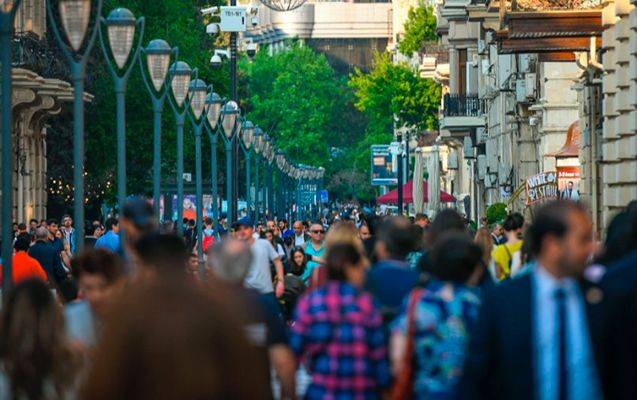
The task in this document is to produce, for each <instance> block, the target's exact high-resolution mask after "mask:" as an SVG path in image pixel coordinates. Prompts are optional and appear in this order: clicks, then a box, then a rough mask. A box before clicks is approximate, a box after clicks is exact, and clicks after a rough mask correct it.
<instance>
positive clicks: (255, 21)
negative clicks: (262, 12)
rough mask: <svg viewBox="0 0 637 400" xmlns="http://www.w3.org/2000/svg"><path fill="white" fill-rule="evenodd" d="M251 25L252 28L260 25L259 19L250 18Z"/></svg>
mask: <svg viewBox="0 0 637 400" xmlns="http://www.w3.org/2000/svg"><path fill="white" fill-rule="evenodd" d="M250 23H251V24H252V26H257V25H259V18H257V17H256V16H254V17H252V18H250Z"/></svg>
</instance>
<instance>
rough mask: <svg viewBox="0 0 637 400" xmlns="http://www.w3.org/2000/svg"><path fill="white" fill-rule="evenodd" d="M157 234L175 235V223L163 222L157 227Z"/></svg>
mask: <svg viewBox="0 0 637 400" xmlns="http://www.w3.org/2000/svg"><path fill="white" fill-rule="evenodd" d="M159 233H175V223H174V222H173V221H170V220H169V221H164V222H163V223H162V224H161V226H160V227H159Z"/></svg>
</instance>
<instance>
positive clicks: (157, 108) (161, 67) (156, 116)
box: [139, 39, 178, 222]
mask: <svg viewBox="0 0 637 400" xmlns="http://www.w3.org/2000/svg"><path fill="white" fill-rule="evenodd" d="M144 54H145V55H146V68H144V63H143V62H142V60H141V57H142V56H143V55H144ZM171 54H173V55H174V57H175V58H177V56H178V51H177V49H176V48H175V49H171V48H170V45H169V44H168V43H167V42H166V41H165V40H162V39H155V40H151V42H150V43H149V44H148V46H147V47H146V48H145V49H142V50H141V53H140V60H139V67H140V69H141V72H142V78H143V81H144V85H145V86H146V89H147V90H148V93H149V94H150V99H151V101H152V104H153V208H154V211H155V218H156V219H157V221H158V222H159V220H160V215H159V212H160V210H159V202H160V197H161V114H162V111H163V110H164V101H165V100H166V94H167V92H168V90H167V88H166V86H165V85H164V83H165V82H166V76H167V75H168V67H169V65H170V55H171Z"/></svg>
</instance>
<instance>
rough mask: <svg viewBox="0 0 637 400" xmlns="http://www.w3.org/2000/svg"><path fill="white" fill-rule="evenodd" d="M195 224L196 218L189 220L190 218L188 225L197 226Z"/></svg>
mask: <svg viewBox="0 0 637 400" xmlns="http://www.w3.org/2000/svg"><path fill="white" fill-rule="evenodd" d="M195 224H196V222H195V220H194V219H189V220H188V225H189V226H195Z"/></svg>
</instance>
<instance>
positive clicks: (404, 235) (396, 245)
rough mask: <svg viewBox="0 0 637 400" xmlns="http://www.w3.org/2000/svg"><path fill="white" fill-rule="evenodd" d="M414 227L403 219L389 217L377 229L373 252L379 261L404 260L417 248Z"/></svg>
mask: <svg viewBox="0 0 637 400" xmlns="http://www.w3.org/2000/svg"><path fill="white" fill-rule="evenodd" d="M414 233H415V227H414V225H413V224H411V223H409V220H407V219H406V218H403V217H389V218H387V219H386V220H385V221H383V223H382V224H381V225H380V227H379V228H378V232H377V235H376V243H375V251H376V256H377V257H378V259H379V260H389V259H391V260H404V259H405V258H406V257H407V254H409V253H410V252H412V251H414V250H415V249H416V247H417V245H418V244H417V239H416V237H415V236H414Z"/></svg>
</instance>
